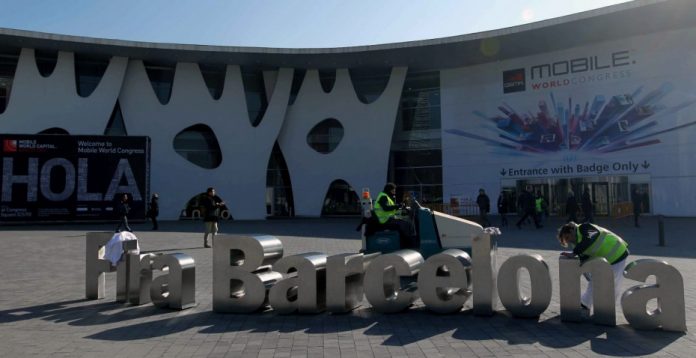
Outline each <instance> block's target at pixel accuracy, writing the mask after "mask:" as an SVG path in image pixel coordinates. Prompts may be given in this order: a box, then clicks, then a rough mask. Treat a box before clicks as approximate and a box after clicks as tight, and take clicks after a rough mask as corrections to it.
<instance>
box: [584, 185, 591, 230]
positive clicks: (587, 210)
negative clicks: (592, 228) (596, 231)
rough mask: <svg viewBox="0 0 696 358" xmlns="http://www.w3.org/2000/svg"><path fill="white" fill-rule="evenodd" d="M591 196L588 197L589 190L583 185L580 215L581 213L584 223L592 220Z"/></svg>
mask: <svg viewBox="0 0 696 358" xmlns="http://www.w3.org/2000/svg"><path fill="white" fill-rule="evenodd" d="M592 206H593V205H592V198H591V197H590V191H589V190H588V189H587V187H585V190H584V191H583V192H582V215H583V220H584V221H585V222H586V223H591V222H592V209H593V207H592Z"/></svg>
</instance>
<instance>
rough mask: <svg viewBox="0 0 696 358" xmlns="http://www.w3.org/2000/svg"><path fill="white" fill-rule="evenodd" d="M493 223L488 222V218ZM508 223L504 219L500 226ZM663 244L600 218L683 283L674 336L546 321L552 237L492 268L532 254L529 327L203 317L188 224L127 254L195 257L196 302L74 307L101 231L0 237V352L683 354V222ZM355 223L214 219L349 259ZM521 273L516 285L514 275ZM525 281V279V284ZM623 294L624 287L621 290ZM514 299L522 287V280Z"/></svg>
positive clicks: (692, 303) (691, 249)
mask: <svg viewBox="0 0 696 358" xmlns="http://www.w3.org/2000/svg"><path fill="white" fill-rule="evenodd" d="M494 219H495V218H494ZM511 221H512V220H511ZM665 222H666V238H667V244H668V246H667V247H658V246H657V242H658V240H657V221H656V219H655V218H644V219H643V221H642V225H643V226H642V227H641V228H634V227H633V226H632V221H631V220H630V219H628V218H627V219H620V220H609V219H605V220H601V219H600V222H599V223H600V224H601V225H605V226H607V227H609V228H611V229H613V230H614V231H615V232H617V233H618V234H620V235H622V236H623V237H625V238H626V239H627V240H628V241H629V242H630V243H631V247H630V248H631V250H632V253H633V255H632V259H636V258H644V257H652V258H661V259H664V260H666V261H668V262H669V263H671V264H673V265H674V266H676V267H677V268H678V269H679V270H680V271H681V273H682V274H683V275H684V281H685V295H686V310H687V313H686V315H687V325H688V328H689V332H688V333H686V334H678V333H670V332H661V331H650V332H646V331H638V330H634V329H632V328H631V327H630V326H628V324H627V323H626V321H625V319H624V317H623V314H622V313H621V309H620V307H617V320H618V326H617V327H604V326H597V325H594V324H592V323H590V322H585V323H574V324H564V323H561V322H560V319H559V303H558V301H559V295H558V262H557V256H558V251H559V250H560V247H559V246H558V244H557V242H556V240H555V227H557V226H558V225H559V224H560V221H558V220H555V221H552V222H550V223H547V225H546V227H545V228H543V229H540V230H536V229H533V228H532V227H531V225H529V226H527V227H525V228H523V229H522V230H518V229H517V228H515V227H514V226H511V227H508V228H502V229H503V235H502V236H500V237H499V245H500V247H499V250H498V260H497V261H498V265H500V264H501V263H502V262H503V261H504V260H505V258H506V257H509V256H512V255H515V254H519V253H539V254H541V255H542V256H543V257H544V259H545V260H546V262H547V263H548V265H549V267H550V269H551V273H552V278H553V282H554V287H553V289H554V292H553V301H552V303H551V306H550V307H549V308H548V309H547V310H546V312H544V314H542V316H541V317H540V318H539V319H515V318H511V317H509V315H508V314H507V313H506V312H505V311H503V308H502V306H500V305H499V308H498V309H499V311H498V313H497V314H495V315H494V316H493V317H476V316H473V315H472V314H471V311H470V309H471V303H470V302H469V303H467V306H466V307H465V309H464V310H463V311H462V312H460V313H458V314H450V315H437V314H432V313H430V312H428V311H427V310H426V309H425V308H424V307H423V305H422V303H420V301H418V302H417V303H416V305H414V306H413V307H412V308H410V309H409V310H408V311H407V312H404V313H398V314H390V315H385V314H379V313H376V312H373V311H372V310H371V309H370V308H369V304H368V303H367V302H365V305H364V307H363V308H361V309H358V310H356V311H354V312H352V313H350V314H343V315H332V314H328V313H322V314H317V315H287V316H281V315H276V314H274V313H273V312H272V311H269V312H262V313H256V314H250V315H237V314H217V313H214V312H212V301H211V295H212V286H211V285H212V268H211V256H212V252H211V250H210V249H204V248H203V247H202V246H203V242H202V234H201V233H200V230H201V229H202V224H201V223H200V222H164V223H162V224H161V228H162V230H161V231H148V230H147V229H148V228H149V225H147V224H139V225H138V224H136V225H134V226H135V229H136V230H142V231H136V234H137V235H138V236H139V238H140V245H141V249H142V250H144V251H154V252H184V253H187V254H189V255H191V256H193V257H194V258H195V260H196V291H197V292H196V300H197V303H198V306H196V307H195V308H192V309H189V310H185V311H170V310H164V309H158V308H155V307H154V306H152V305H144V306H128V305H123V304H118V303H115V302H114V300H115V274H113V273H112V274H108V275H107V298H106V299H103V300H96V301H87V300H84V249H85V246H84V240H85V239H84V237H85V232H88V231H104V230H109V229H111V228H112V225H51V226H4V227H0V244H1V246H0V247H1V249H0V272H1V273H2V274H1V277H2V278H1V281H0V356H2V357H307V356H309V357H319V356H332V357H339V356H340V357H441V356H444V357H458V356H462V357H473V356H475V357H492V356H496V357H593V356H599V355H606V356H640V355H644V356H669V357H693V356H694V355H696V353H694V352H696V336H695V335H694V332H696V323H695V322H696V321H695V319H696V284H695V283H694V280H693V279H692V277H693V276H694V272H696V261H695V260H694V257H696V243H695V242H694V239H693V238H694V234H693V233H694V232H696V219H679V218H668V219H666V221H665ZM356 224H357V222H356V220H355V219H316V220H309V219H306V220H300V219H298V220H271V221H266V222H223V223H221V225H220V226H221V231H222V232H223V233H230V234H241V233H266V234H271V235H276V236H278V237H279V238H280V239H281V240H282V241H283V244H284V247H285V252H286V255H289V254H296V253H303V252H309V251H320V252H325V253H327V254H329V255H331V254H338V253H345V252H357V250H358V249H359V248H360V241H359V239H358V238H359V236H358V233H357V232H356V231H354V229H355V225H356ZM523 276H526V275H523ZM527 281H528V280H527ZM634 284H636V283H635V282H631V281H629V280H625V282H624V286H625V288H627V287H629V286H632V285H634ZM522 286H523V290H528V289H529V285H528V282H526V281H525V280H524V279H523V284H522Z"/></svg>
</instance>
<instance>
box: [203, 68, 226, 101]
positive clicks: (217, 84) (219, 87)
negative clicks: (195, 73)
mask: <svg viewBox="0 0 696 358" xmlns="http://www.w3.org/2000/svg"><path fill="white" fill-rule="evenodd" d="M198 67H199V68H200V69H201V74H202V75H203V80H205V85H206V86H207V87H208V91H210V95H211V96H213V99H220V96H222V91H223V90H224V88H225V72H226V71H227V67H226V66H225V65H224V64H215V65H211V64H202V63H199V64H198Z"/></svg>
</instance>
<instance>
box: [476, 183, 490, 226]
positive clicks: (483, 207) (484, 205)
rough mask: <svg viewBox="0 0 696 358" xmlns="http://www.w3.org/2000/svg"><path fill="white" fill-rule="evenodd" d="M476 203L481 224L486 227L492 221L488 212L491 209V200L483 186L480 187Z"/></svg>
mask: <svg viewBox="0 0 696 358" xmlns="http://www.w3.org/2000/svg"><path fill="white" fill-rule="evenodd" d="M476 204H478V207H479V220H480V221H481V225H483V226H484V227H488V226H491V222H490V221H488V212H489V211H491V200H490V199H489V198H488V195H486V191H485V190H483V188H481V189H479V195H478V197H477V198H476Z"/></svg>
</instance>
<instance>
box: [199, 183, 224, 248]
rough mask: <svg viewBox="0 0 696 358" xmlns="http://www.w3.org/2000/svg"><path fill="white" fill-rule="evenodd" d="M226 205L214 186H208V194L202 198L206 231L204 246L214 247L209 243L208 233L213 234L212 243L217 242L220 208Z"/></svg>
mask: <svg viewBox="0 0 696 358" xmlns="http://www.w3.org/2000/svg"><path fill="white" fill-rule="evenodd" d="M223 206H225V202H224V201H222V199H220V197H218V196H217V195H215V189H214V188H208V189H207V190H206V195H205V196H204V197H203V199H202V200H201V207H202V209H203V222H204V224H205V233H204V234H203V247H212V245H211V244H209V243H208V235H210V236H211V243H212V244H214V242H215V235H217V233H218V218H219V217H220V208H221V207H223Z"/></svg>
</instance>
